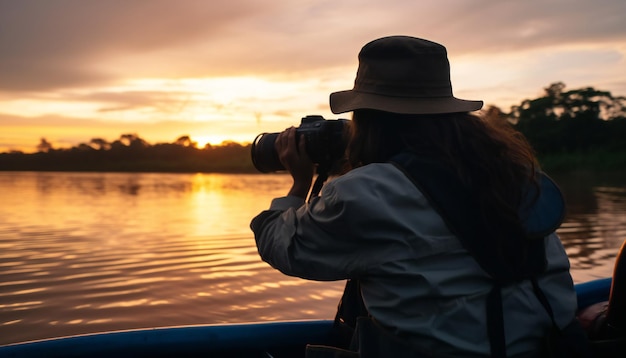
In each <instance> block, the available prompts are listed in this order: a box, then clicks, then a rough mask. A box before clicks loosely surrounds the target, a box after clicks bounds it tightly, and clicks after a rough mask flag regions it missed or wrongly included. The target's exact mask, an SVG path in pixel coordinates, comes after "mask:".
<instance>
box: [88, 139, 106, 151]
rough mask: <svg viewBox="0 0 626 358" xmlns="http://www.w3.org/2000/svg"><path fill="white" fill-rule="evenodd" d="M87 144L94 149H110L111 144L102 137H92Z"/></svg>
mask: <svg viewBox="0 0 626 358" xmlns="http://www.w3.org/2000/svg"><path fill="white" fill-rule="evenodd" d="M89 145H90V146H91V147H92V148H93V149H95V150H108V149H111V144H109V142H107V141H106V140H104V139H102V138H92V139H91V140H90V141H89Z"/></svg>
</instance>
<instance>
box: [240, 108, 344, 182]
mask: <svg viewBox="0 0 626 358" xmlns="http://www.w3.org/2000/svg"><path fill="white" fill-rule="evenodd" d="M349 122H350V121H349V120H347V119H336V120H327V119H325V118H324V117H322V116H320V115H309V116H306V117H303V118H302V120H301V122H300V126H299V127H298V128H296V134H297V136H296V140H300V136H301V135H304V141H305V148H306V152H307V154H308V156H309V158H311V161H313V163H316V164H318V165H319V166H325V167H326V168H329V167H330V166H332V165H333V164H334V163H335V162H336V161H337V160H339V159H341V158H342V157H343V156H344V152H345V150H346V144H347V139H346V132H347V131H346V129H347V127H348V123H349ZM278 134H280V133H261V134H259V135H258V136H257V137H256V138H255V139H254V142H253V143H252V150H251V151H252V153H251V154H252V164H254V167H255V168H256V169H257V170H258V171H260V172H262V173H270V172H276V171H280V170H284V169H285V167H284V166H283V165H282V163H281V162H280V160H279V159H278V153H277V152H276V148H275V147H274V142H276V138H277V137H278Z"/></svg>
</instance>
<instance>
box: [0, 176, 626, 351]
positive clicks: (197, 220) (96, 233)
mask: <svg viewBox="0 0 626 358" xmlns="http://www.w3.org/2000/svg"><path fill="white" fill-rule="evenodd" d="M554 178H555V179H556V180H557V182H558V183H559V185H560V186H561V187H562V189H563V191H564V193H565V195H566V198H567V205H568V214H567V218H566V221H565V223H564V224H563V225H562V227H561V228H560V229H559V234H560V236H561V238H562V240H563V243H564V245H565V247H566V250H567V252H568V255H569V256H570V261H571V264H572V275H573V277H574V280H575V281H576V282H582V281H586V280H589V279H594V278H600V277H605V276H609V275H610V274H611V273H612V270H613V263H614V258H615V256H616V254H617V252H618V250H619V248H620V246H621V244H622V242H623V241H624V240H625V239H626V215H625V214H626V185H625V184H624V183H626V182H625V181H623V179H624V178H622V177H618V176H611V177H607V176H597V175H593V174H576V175H572V174H569V175H562V176H554ZM289 184H290V178H289V177H288V176H286V175H279V174H270V175H260V174H258V175H257V174H252V175H230V174H229V175H224V174H157V173H143V174H137V173H56V172H0V344H6V343H13V342H20V341H25V340H33V339H42V338H49V337H58V336H65V335H70V334H82V333H92V332H100V331H106V330H119V329H132V328H145V327H157V326H173V325H189V324H206V323H236V322H251V321H271V320H290V319H319V318H322V319H332V318H333V316H334V313H335V309H336V306H337V302H338V300H339V298H340V296H341V292H342V289H343V285H344V283H343V282H323V283H322V282H311V281H305V280H301V279H298V278H292V277H287V276H284V275H282V274H281V273H279V272H277V271H275V270H273V269H272V268H271V267H269V266H268V265H267V264H265V263H264V262H262V261H261V260H260V259H259V257H258V254H257V252H256V247H255V245H254V239H253V237H252V234H251V232H250V230H249V226H248V225H249V222H250V219H251V218H252V217H253V216H255V215H256V214H257V213H258V212H260V211H261V210H264V209H266V208H267V207H268V205H269V202H270V200H271V199H272V198H273V197H276V196H280V195H283V194H284V193H285V192H286V191H287V189H288V187H289Z"/></svg>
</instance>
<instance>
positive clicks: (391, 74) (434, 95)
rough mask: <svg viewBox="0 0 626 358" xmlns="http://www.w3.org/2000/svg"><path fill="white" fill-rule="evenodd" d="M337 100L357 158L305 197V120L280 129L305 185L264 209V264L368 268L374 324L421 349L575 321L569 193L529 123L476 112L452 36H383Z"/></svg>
mask: <svg viewBox="0 0 626 358" xmlns="http://www.w3.org/2000/svg"><path fill="white" fill-rule="evenodd" d="M330 106H331V109H332V111H333V113H343V112H349V111H353V121H352V124H351V137H350V141H349V144H348V149H347V159H348V163H349V165H350V168H349V169H350V170H349V171H348V172H347V173H346V174H344V175H342V176H339V177H337V178H335V179H333V180H331V181H329V182H328V183H326V185H325V186H324V188H323V189H322V192H321V195H320V196H319V197H316V198H313V199H312V200H311V201H310V202H309V203H308V204H305V198H306V196H307V194H308V192H309V189H310V187H311V182H312V178H313V173H314V164H313V163H312V162H311V161H310V159H309V158H308V155H307V153H306V151H305V146H304V139H303V138H302V140H300V141H299V142H298V141H296V131H295V128H290V129H287V130H286V131H284V132H283V133H281V134H280V135H279V136H278V138H277V140H276V143H275V146H276V149H277V152H278V154H279V158H280V160H281V163H282V164H283V165H284V166H285V168H286V169H287V170H288V171H289V172H290V173H291V175H292V177H293V186H292V188H291V189H290V191H289V193H288V195H287V196H286V197H282V198H277V199H274V200H273V201H272V204H271V207H270V209H269V210H268V211H264V212H263V213H261V214H260V215H259V216H257V217H256V218H255V219H253V221H252V224H251V227H252V230H253V231H254V233H255V238H256V242H257V247H258V250H259V254H260V255H261V257H262V258H263V260H265V261H267V262H268V263H269V264H271V265H272V266H273V267H275V268H276V269H278V270H280V271H281V272H283V273H285V274H287V275H291V276H298V277H302V278H306V279H311V280H342V279H357V280H358V281H359V283H360V293H361V295H362V299H363V303H364V305H365V308H366V310H367V313H368V315H369V316H370V317H371V320H372V321H373V322H375V323H376V324H375V326H376V327H379V328H380V329H381V330H382V331H383V332H387V333H390V334H391V336H392V337H395V338H398V339H399V341H398V342H400V345H398V346H397V347H399V348H398V349H400V350H409V349H410V350H411V351H412V353H416V352H419V353H421V354H423V355H431V356H469V357H471V356H476V357H485V356H490V355H493V356H504V355H506V356H509V357H517V356H520V357H521V356H533V355H536V354H537V353H538V352H539V351H540V349H541V345H542V341H543V340H544V339H545V337H547V336H548V335H549V333H550V332H551V330H553V329H559V330H560V329H562V328H564V327H565V326H567V325H568V324H569V323H570V322H572V320H573V319H574V316H575V310H576V296H575V292H574V289H573V282H572V278H571V276H570V274H569V261H568V258H567V255H566V253H565V251H564V249H563V246H562V245H561V243H560V241H559V238H558V237H557V236H556V234H554V232H553V231H554V229H555V228H556V227H557V226H558V224H559V223H560V219H561V218H562V208H561V206H560V204H562V203H560V202H558V199H559V198H560V197H558V198H557V199H556V201H555V200H554V198H555V196H554V190H552V191H550V190H547V191H546V192H545V193H544V192H543V191H540V190H538V189H544V186H545V185H544V184H545V183H546V182H548V184H550V183H549V181H546V179H545V177H541V176H538V175H536V161H535V159H534V157H533V154H532V151H531V149H530V148H529V146H528V145H527V143H526V142H525V140H524V139H523V138H522V137H521V136H520V135H519V134H517V133H516V132H515V131H513V130H512V129H510V128H509V127H507V126H503V125H502V123H500V125H496V124H494V122H490V121H487V120H486V119H481V118H479V117H477V116H475V115H473V114H471V113H470V112H473V111H476V110H479V109H480V108H481V107H482V101H467V100H461V99H457V98H455V97H454V96H453V94H452V88H451V84H450V74H449V63H448V59H447V53H446V49H445V48H444V47H443V46H441V45H439V44H437V43H434V42H430V41H427V40H423V39H418V38H414V37H407V36H392V37H385V38H381V39H378V40H374V41H372V42H370V43H369V44H367V45H365V46H364V47H363V49H362V50H361V52H360V53H359V68H358V71H357V76H356V80H355V84H354V88H353V89H352V90H348V91H342V92H336V93H333V94H331V97H330ZM403 156H404V157H403ZM402 158H405V159H406V158H409V159H408V161H407V160H404V159H402ZM416 176H418V177H421V179H420V178H416ZM429 182H430V184H428V183H429ZM547 188H548V189H550V188H552V189H554V188H553V187H550V186H549V185H548V186H547ZM550 192H551V193H552V196H550V195H548V193H550ZM457 193H458V195H457ZM551 203H556V204H554V205H555V206H554V207H551V205H552V204H551ZM459 209H462V210H459ZM529 213H530V214H529ZM555 213H556V214H555ZM465 214H467V215H465ZM466 216H467V217H471V218H473V219H472V220H469V221H468V220H467V219H466ZM545 218H548V219H549V220H548V221H550V222H549V223H546V222H544V220H543V219H545ZM470 236H471V237H470ZM537 236H540V238H537ZM487 261H490V262H487ZM494 268H495V269H494ZM501 272H505V273H503V274H502V276H501V277H500V276H499V275H500V273H501ZM538 292H539V293H538ZM542 297H545V300H544V299H543V298H542ZM500 305H501V307H502V309H501V310H499V309H493V307H496V308H497V307H500ZM490 306H491V307H492V308H488V307H490ZM550 311H551V314H550ZM494 312H495V313H494ZM498 312H500V313H498ZM498 316H500V318H499V319H498ZM494 317H495V318H494ZM487 321H490V322H492V323H489V324H488V323H487ZM493 322H495V323H493ZM498 322H499V323H498ZM494 327H495V328H496V329H494ZM498 327H499V328H498ZM494 331H495V333H494ZM490 332H491V333H490ZM383 335H384V333H383ZM365 343H367V342H363V341H361V342H360V343H359V344H361V347H363V346H362V345H363V344H365ZM404 343H406V345H403V344H404ZM416 354H417V353H416Z"/></svg>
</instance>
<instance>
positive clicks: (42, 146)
mask: <svg viewBox="0 0 626 358" xmlns="http://www.w3.org/2000/svg"><path fill="white" fill-rule="evenodd" d="M51 150H52V143H50V142H48V141H47V140H46V138H41V140H40V141H39V144H38V145H37V151H38V152H44V153H47V152H49V151H51Z"/></svg>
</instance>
